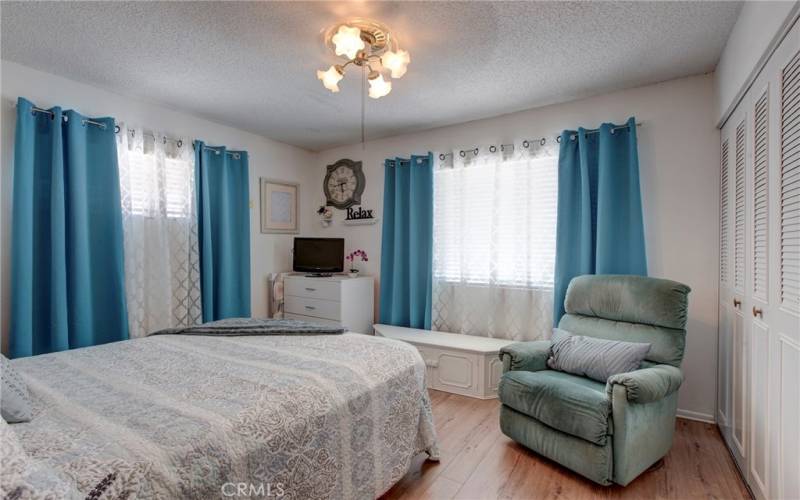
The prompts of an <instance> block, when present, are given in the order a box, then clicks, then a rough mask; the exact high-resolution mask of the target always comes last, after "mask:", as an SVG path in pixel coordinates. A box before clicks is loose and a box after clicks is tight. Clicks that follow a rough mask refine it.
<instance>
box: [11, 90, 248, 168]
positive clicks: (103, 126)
mask: <svg viewBox="0 0 800 500" xmlns="http://www.w3.org/2000/svg"><path fill="white" fill-rule="evenodd" d="M14 107H17V105H16V104H14ZM31 111H32V112H33V113H44V114H46V115H50V118H55V116H56V114H55V113H54V112H53V111H50V110H49V109H42V108H37V107H36V106H33V107H31ZM65 118H66V116H65ZM81 123H82V124H84V125H86V124H87V123H88V124H90V125H95V126H97V127H100V128H101V129H103V130H105V129H106V124H105V123H101V122H96V121H94V120H90V119H88V118H84V119H82V120H81ZM120 130H121V129H120V127H119V125H114V133H115V134H118V133H119V131H120ZM131 133H132V134H133V133H135V132H134V131H133V130H132V131H131ZM143 135H144V136H145V137H152V138H153V140H155V138H156V137H155V135H153V134H143ZM167 141H170V142H174V143H175V144H176V145H177V146H178V147H181V146H183V141H182V140H180V139H172V138H170V137H166V136H164V142H165V143H166V142H167ZM192 145H194V141H193V142H192ZM220 147H222V146H218V147H216V148H215V147H213V146H203V150H204V151H214V152H215V153H216V154H219V153H220V151H219V148H220ZM225 154H229V155H231V156H232V157H233V158H234V159H235V160H238V159H239V158H241V155H240V154H239V153H236V152H233V151H225Z"/></svg>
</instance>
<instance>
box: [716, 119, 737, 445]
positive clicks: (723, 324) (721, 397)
mask: <svg viewBox="0 0 800 500" xmlns="http://www.w3.org/2000/svg"><path fill="white" fill-rule="evenodd" d="M728 132H729V130H728V129H724V130H723V131H722V143H721V146H720V168H719V171H720V174H719V179H720V190H719V287H720V294H719V297H720V303H719V342H718V345H717V348H718V351H719V352H718V360H719V362H718V365H717V369H718V373H717V423H718V424H719V426H720V429H721V430H722V434H723V436H725V438H726V440H730V437H731V416H730V415H731V387H732V383H731V373H732V366H731V365H732V356H731V352H732V347H733V340H732V339H733V331H732V326H733V306H732V304H731V300H732V297H733V294H732V288H733V287H732V282H731V250H730V249H731V246H732V239H733V237H732V231H731V228H732V222H731V220H732V217H731V212H732V208H731V205H732V203H733V202H732V200H733V194H732V192H731V191H732V183H731V175H730V170H731V167H730V157H731V154H730V139H729V138H728V137H727V133H728Z"/></svg>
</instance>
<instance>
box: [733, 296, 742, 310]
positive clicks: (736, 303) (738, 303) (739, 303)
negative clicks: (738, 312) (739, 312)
mask: <svg viewBox="0 0 800 500" xmlns="http://www.w3.org/2000/svg"><path fill="white" fill-rule="evenodd" d="M733 307H735V308H737V309H739V308H741V307H742V301H741V300H739V299H737V298H736V297H734V298H733Z"/></svg>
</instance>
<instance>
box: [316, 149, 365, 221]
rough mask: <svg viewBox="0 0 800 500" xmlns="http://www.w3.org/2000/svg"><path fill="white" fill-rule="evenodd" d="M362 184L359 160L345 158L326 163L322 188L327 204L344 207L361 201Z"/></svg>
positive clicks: (362, 178)
mask: <svg viewBox="0 0 800 500" xmlns="http://www.w3.org/2000/svg"><path fill="white" fill-rule="evenodd" d="M364 184H365V180H364V172H363V171H362V170H361V162H360V161H352V160H346V159H345V160H339V161H337V162H336V163H334V164H333V165H328V171H327V173H326V174H325V181H324V183H323V186H322V189H323V190H324V191H325V197H326V198H327V200H328V205H331V206H334V207H336V208H340V209H345V208H347V207H351V206H353V205H358V204H360V203H361V194H362V193H363V192H364Z"/></svg>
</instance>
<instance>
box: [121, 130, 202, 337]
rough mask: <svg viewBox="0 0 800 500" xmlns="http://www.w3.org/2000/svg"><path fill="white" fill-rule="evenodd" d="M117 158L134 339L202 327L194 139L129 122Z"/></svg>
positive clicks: (127, 284)
mask: <svg viewBox="0 0 800 500" xmlns="http://www.w3.org/2000/svg"><path fill="white" fill-rule="evenodd" d="M117 156H118V158H119V174H120V176H119V177H120V192H121V195H122V196H121V198H122V223H123V229H124V246H125V293H126V298H127V302H128V323H129V328H130V336H131V337H142V336H145V335H147V334H149V333H152V332H154V331H156V330H159V329H162V328H168V327H175V326H182V325H193V324H197V323H200V321H201V317H202V315H201V300H200V256H199V255H200V254H199V252H198V242H197V213H196V210H195V206H196V201H195V179H194V152H193V150H192V147H191V142H190V141H189V140H187V139H181V140H180V142H178V141H177V140H173V139H169V138H166V137H164V136H163V135H162V134H160V133H158V132H145V131H144V130H142V129H140V128H128V127H126V126H125V125H124V124H121V125H120V131H119V133H118V134H117Z"/></svg>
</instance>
